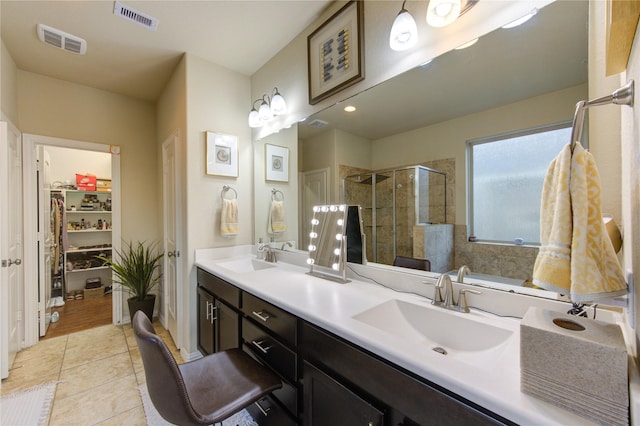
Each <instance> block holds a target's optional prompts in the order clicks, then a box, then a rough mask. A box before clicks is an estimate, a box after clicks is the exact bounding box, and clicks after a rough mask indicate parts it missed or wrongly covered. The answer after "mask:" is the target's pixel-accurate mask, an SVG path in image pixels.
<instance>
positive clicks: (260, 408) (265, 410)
mask: <svg viewBox="0 0 640 426" xmlns="http://www.w3.org/2000/svg"><path fill="white" fill-rule="evenodd" d="M254 404H256V407H258V410H260V412H261V413H262V414H263V415H264V416H265V417H267V416H268V415H269V411H270V410H271V407H267V408H262V405H260V401H256V402H254Z"/></svg>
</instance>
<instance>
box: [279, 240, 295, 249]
mask: <svg viewBox="0 0 640 426" xmlns="http://www.w3.org/2000/svg"><path fill="white" fill-rule="evenodd" d="M285 246H289V247H293V244H291V241H285V242H284V243H282V247H280V250H282V251H284V248H285Z"/></svg>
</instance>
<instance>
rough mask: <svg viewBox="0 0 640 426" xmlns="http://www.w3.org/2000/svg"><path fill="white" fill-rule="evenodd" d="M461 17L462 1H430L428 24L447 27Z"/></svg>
mask: <svg viewBox="0 0 640 426" xmlns="http://www.w3.org/2000/svg"><path fill="white" fill-rule="evenodd" d="M458 16H460V0H430V1H429V6H428V7H427V24H429V25H431V26H432V27H445V26H447V25H449V24H451V23H453V22H454V21H455V20H456V19H458Z"/></svg>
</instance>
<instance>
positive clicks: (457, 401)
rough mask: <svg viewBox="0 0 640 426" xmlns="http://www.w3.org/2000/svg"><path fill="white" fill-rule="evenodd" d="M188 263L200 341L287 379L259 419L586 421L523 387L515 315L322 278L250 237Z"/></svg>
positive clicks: (261, 406) (408, 276)
mask: <svg viewBox="0 0 640 426" xmlns="http://www.w3.org/2000/svg"><path fill="white" fill-rule="evenodd" d="M278 254H280V253H278ZM291 256H293V254H289V256H287V257H291ZM300 256H301V255H300ZM294 263H295V262H294ZM196 265H197V267H198V272H197V276H198V290H197V291H198V300H199V303H198V306H199V309H198V347H199V349H200V350H201V351H202V352H203V353H205V354H206V353H210V352H214V351H219V350H224V349H227V348H230V347H242V348H243V349H244V350H245V351H246V352H247V353H249V354H251V355H252V356H253V357H254V358H256V359H258V360H259V361H260V362H262V363H264V364H266V365H268V366H269V367H271V368H272V369H273V370H274V371H275V372H277V373H278V375H279V376H280V378H281V379H282V381H283V384H284V386H283V388H282V389H280V390H278V391H276V392H274V394H273V395H271V396H269V397H267V398H265V399H264V400H262V401H259V402H258V404H257V405H256V406H253V407H252V408H251V409H250V411H251V413H252V415H253V416H254V418H256V420H258V421H259V422H260V424H273V425H289V424H291V425H295V424H305V425H324V424H327V425H328V424H331V425H341V424H343V425H355V424H364V425H416V424H420V425H426V424H438V425H441V424H455V425H465V424H469V425H483V424H523V425H526V424H530V425H534V424H536V425H539V424H545V425H548V424H564V425H566V424H582V425H586V424H590V423H589V422H588V420H586V419H584V418H582V417H579V416H576V415H574V414H572V413H570V412H568V411H565V410H562V409H560V408H558V407H555V406H552V405H550V404H547V403H545V402H543V401H540V400H538V399H536V398H533V397H530V396H528V395H525V394H522V393H521V392H520V370H519V343H520V342H519V320H517V319H514V318H500V317H497V316H493V315H491V314H486V313H482V312H478V311H475V310H472V312H471V313H467V314H465V313H459V312H450V311H446V310H444V309H442V308H438V307H433V306H431V305H430V300H429V299H427V298H425V297H422V296H419V295H416V294H412V293H404V292H397V291H394V290H391V289H389V288H386V287H383V286H381V285H378V284H374V283H367V282H365V281H364V280H361V279H353V280H352V281H351V282H350V283H347V284H340V283H336V282H332V281H329V280H324V279H321V278H317V277H314V276H310V275H308V274H306V272H307V269H306V268H304V267H302V266H298V265H296V264H292V263H288V262H284V261H282V260H280V261H279V262H278V263H268V262H264V261H261V260H256V259H255V255H254V254H251V247H250V246H242V247H232V248H226V249H209V250H199V251H197V253H196ZM358 266H359V270H360V271H363V270H365V271H366V269H367V267H366V266H362V265H358ZM371 269H372V271H371V273H375V272H374V269H375V268H371ZM392 274H395V275H394V280H402V281H406V282H407V283H409V284H412V283H415V284H416V285H421V286H423V287H428V286H427V285H426V284H424V282H430V281H431V280H432V278H431V276H429V275H420V274H416V273H403V272H392ZM378 278H380V277H378ZM384 279H386V277H382V278H380V280H381V281H382V280H384ZM398 318H401V319H402V320H401V321H399V320H398ZM421 324H425V326H424V327H422V325H421ZM434 342H436V343H437V344H434Z"/></svg>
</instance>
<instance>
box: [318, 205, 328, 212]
mask: <svg viewBox="0 0 640 426" xmlns="http://www.w3.org/2000/svg"><path fill="white" fill-rule="evenodd" d="M320 210H322V211H323V212H325V213H326V212H328V211H329V207H327V206H322V207H320Z"/></svg>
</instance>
